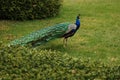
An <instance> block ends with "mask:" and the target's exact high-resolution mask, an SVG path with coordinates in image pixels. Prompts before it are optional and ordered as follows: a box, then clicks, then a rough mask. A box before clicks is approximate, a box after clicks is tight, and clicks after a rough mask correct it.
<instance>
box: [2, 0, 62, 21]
mask: <svg viewBox="0 0 120 80" xmlns="http://www.w3.org/2000/svg"><path fill="white" fill-rule="evenodd" d="M61 2H62V0H0V19H12V20H26V19H41V18H46V17H51V16H55V15H57V14H58V12H59V8H60V6H61Z"/></svg>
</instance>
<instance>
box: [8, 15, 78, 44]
mask: <svg viewBox="0 0 120 80" xmlns="http://www.w3.org/2000/svg"><path fill="white" fill-rule="evenodd" d="M79 27H80V14H79V15H77V17H76V22H75V23H74V24H71V23H69V22H65V23H60V24H56V25H54V26H50V27H47V28H43V29H40V30H38V31H35V32H32V33H30V34H28V35H26V36H23V37H21V38H19V39H15V40H13V41H11V42H10V44H9V45H26V44H31V45H32V46H39V45H41V44H43V43H46V42H48V41H50V40H53V39H56V38H64V39H63V43H64V45H67V39H68V38H69V37H71V36H73V35H74V34H75V33H76V31H77V30H78V29H79Z"/></svg>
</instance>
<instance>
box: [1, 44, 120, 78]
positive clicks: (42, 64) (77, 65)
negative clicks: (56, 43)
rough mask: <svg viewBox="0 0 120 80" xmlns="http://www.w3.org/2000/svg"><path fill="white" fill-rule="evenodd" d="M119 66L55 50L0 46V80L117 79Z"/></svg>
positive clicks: (119, 70)
mask: <svg viewBox="0 0 120 80" xmlns="http://www.w3.org/2000/svg"><path fill="white" fill-rule="evenodd" d="M119 78H120V66H111V65H105V64H103V63H101V62H99V61H97V62H93V61H91V60H86V61H85V60H81V59H77V58H73V57H70V56H68V55H67V54H63V53H60V52H57V51H52V50H40V49H37V48H34V49H31V48H28V47H19V46H16V47H14V46H11V47H6V46H4V45H0V79H1V80H6V79H10V80H17V79H19V80H30V79H35V80H37V79H39V80H63V79H65V80H88V79H89V80H98V79H100V80H101V79H102V80H118V79H119Z"/></svg>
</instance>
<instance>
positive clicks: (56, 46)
mask: <svg viewBox="0 0 120 80" xmlns="http://www.w3.org/2000/svg"><path fill="white" fill-rule="evenodd" d="M119 3H120V0H64V2H63V6H62V7H61V11H60V14H59V15H58V16H57V17H54V18H48V19H44V20H32V21H23V22H19V21H6V20H2V21H0V37H1V38H0V40H2V41H3V42H4V43H8V42H10V41H11V40H14V39H16V38H19V37H21V36H24V35H26V34H29V33H30V32H33V31H36V30H39V29H41V28H44V27H47V26H51V25H54V24H57V23H61V22H71V23H74V21H75V18H76V15H77V14H78V13H80V14H81V28H80V29H79V31H78V32H77V33H76V34H75V36H73V37H71V38H70V39H69V41H68V46H67V47H66V48H64V47H63V43H62V39H56V40H53V41H51V42H49V43H46V44H45V45H42V46H40V48H41V49H51V50H57V51H60V52H62V53H63V54H64V53H68V54H69V55H72V56H75V57H78V58H79V57H80V58H83V59H86V58H89V59H91V60H102V61H103V62H105V63H106V62H112V63H117V64H120V10H119V8H120V5H119Z"/></svg>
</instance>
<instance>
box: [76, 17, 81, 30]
mask: <svg viewBox="0 0 120 80" xmlns="http://www.w3.org/2000/svg"><path fill="white" fill-rule="evenodd" d="M76 26H77V28H76V30H78V29H79V27H80V19H78V18H77V19H76Z"/></svg>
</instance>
